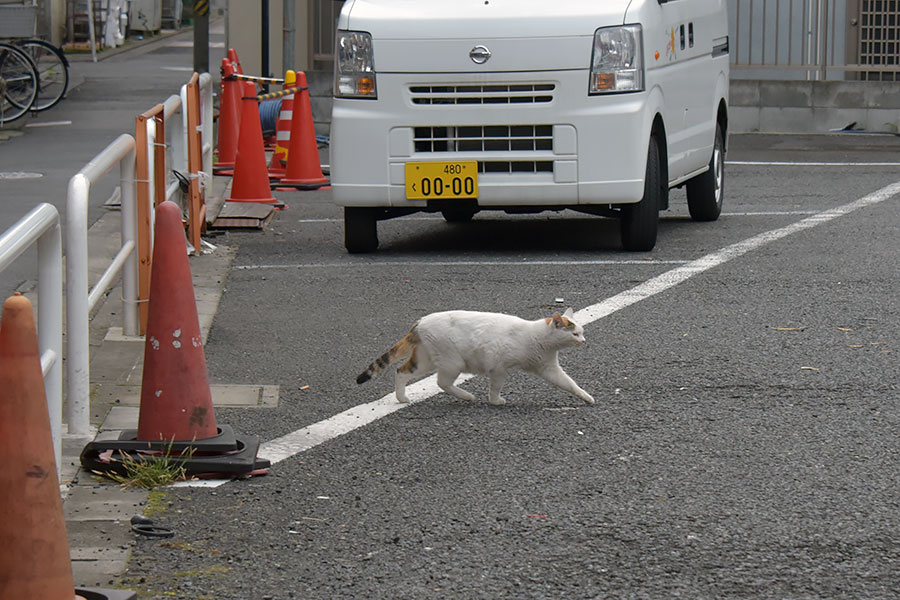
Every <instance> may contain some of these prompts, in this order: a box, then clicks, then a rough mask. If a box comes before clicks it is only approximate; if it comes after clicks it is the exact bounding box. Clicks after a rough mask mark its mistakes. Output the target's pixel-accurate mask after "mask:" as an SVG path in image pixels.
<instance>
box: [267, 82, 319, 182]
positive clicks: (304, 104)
mask: <svg viewBox="0 0 900 600" xmlns="http://www.w3.org/2000/svg"><path fill="white" fill-rule="evenodd" d="M297 87H298V88H300V91H298V92H297V93H296V94H294V95H295V96H299V98H295V99H294V118H293V119H292V120H291V144H290V150H289V151H288V161H287V173H286V174H285V177H284V178H282V179H281V180H280V181H279V182H278V185H279V186H290V187H297V188H304V189H315V188H319V187H322V186H323V185H328V179H326V178H325V176H324V175H322V165H321V164H320V161H319V148H318V146H317V144H316V128H315V125H314V124H313V116H312V107H311V106H310V104H309V86H307V84H306V73H304V72H303V71H300V72H299V73H297Z"/></svg>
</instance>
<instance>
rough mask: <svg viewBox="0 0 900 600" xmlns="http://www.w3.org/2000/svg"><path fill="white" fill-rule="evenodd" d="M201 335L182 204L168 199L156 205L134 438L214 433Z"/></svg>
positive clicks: (164, 438) (181, 438) (177, 438)
mask: <svg viewBox="0 0 900 600" xmlns="http://www.w3.org/2000/svg"><path fill="white" fill-rule="evenodd" d="M201 340H202V338H201V337H200V322H199V319H198V317H197V304H196V300H195V298H194V284H193V281H192V280H191V269H190V266H189V265H188V258H187V245H186V243H185V239H184V227H183V226H182V224H181V209H180V208H179V207H178V205H177V204H175V203H174V202H172V201H170V200H167V201H165V202H163V203H161V204H160V205H159V206H157V207H156V229H155V237H154V243H153V271H152V272H151V275H150V309H149V314H148V316H147V341H146V344H145V346H144V374H143V379H142V381H141V406H140V411H139V413H138V431H137V439H138V440H144V441H149V442H158V441H173V440H174V441H185V440H187V441H190V440H195V439H202V438H210V437H213V436H215V435H216V434H217V433H218V429H217V427H216V416H215V413H214V411H213V405H212V395H211V394H210V391H209V378H208V375H207V372H206V358H205V357H204V355H203V343H202V341H201Z"/></svg>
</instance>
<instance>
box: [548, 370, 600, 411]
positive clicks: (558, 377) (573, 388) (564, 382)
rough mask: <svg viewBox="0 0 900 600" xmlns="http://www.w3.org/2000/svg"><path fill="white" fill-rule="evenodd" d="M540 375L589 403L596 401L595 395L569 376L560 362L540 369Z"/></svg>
mask: <svg viewBox="0 0 900 600" xmlns="http://www.w3.org/2000/svg"><path fill="white" fill-rule="evenodd" d="M538 375H540V376H541V377H543V378H544V379H546V380H547V381H549V382H550V383H552V384H553V385H555V386H556V387H558V388H560V389H562V390H565V391H567V392H569V393H570V394H575V395H576V396H578V397H579V398H581V399H582V400H584V401H585V402H586V403H587V404H593V403H594V397H593V396H591V395H590V394H588V393H587V392H586V391H584V390H583V389H581V387H580V386H579V385H578V384H577V383H575V380H574V379H572V378H571V377H569V375H568V374H567V373H566V372H565V371H563V370H562V367H560V366H559V365H558V364H557V365H553V366H551V367H548V368H546V369H544V370H543V371H540V372H539V373H538Z"/></svg>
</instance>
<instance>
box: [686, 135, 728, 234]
mask: <svg viewBox="0 0 900 600" xmlns="http://www.w3.org/2000/svg"><path fill="white" fill-rule="evenodd" d="M724 192H725V140H724V137H723V136H722V130H721V129H720V128H719V126H718V125H716V141H715V143H714V144H713V153H712V157H710V159H709V170H708V171H706V172H705V173H701V174H700V175H697V176H696V177H694V178H693V179H691V180H690V181H688V182H687V201H688V211H690V213H691V218H692V219H693V220H695V221H715V220H716V219H718V218H719V215H720V214H721V213H722V199H723V195H724Z"/></svg>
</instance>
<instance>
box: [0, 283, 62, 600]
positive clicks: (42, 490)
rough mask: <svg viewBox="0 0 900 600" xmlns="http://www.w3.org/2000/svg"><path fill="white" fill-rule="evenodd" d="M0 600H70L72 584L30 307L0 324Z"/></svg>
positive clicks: (12, 311) (14, 299)
mask: <svg viewBox="0 0 900 600" xmlns="http://www.w3.org/2000/svg"><path fill="white" fill-rule="evenodd" d="M0 390H3V398H2V400H0V456H2V457H3V465H4V467H3V469H0V514H2V515H3V518H2V519H0V540H3V543H2V544H0V598H45V599H47V600H72V598H73V596H74V595H75V584H74V583H73V581H72V563H71V560H70V558H69V541H68V537H67V536H66V521H65V518H64V517H63V507H62V499H61V498H60V495H59V480H58V478H57V476H56V460H55V458H54V452H53V439H52V435H51V433H50V415H49V413H48V412H47V399H46V396H45V394H44V378H43V374H42V372H41V356H40V351H39V349H38V341H37V332H36V329H35V325H34V313H33V311H32V307H31V302H29V301H28V299H27V298H26V297H25V296H22V295H20V294H16V295H14V296H11V297H10V298H9V299H7V300H6V302H5V303H4V304H3V317H2V322H0Z"/></svg>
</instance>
